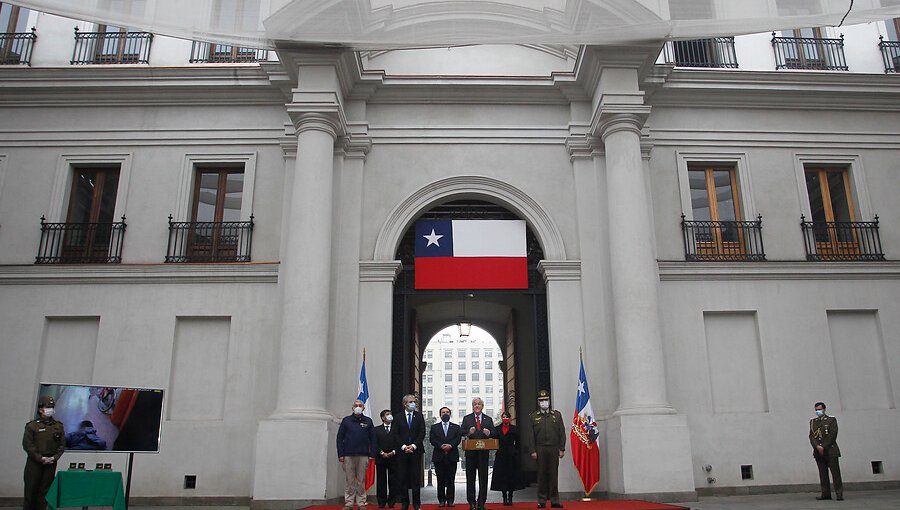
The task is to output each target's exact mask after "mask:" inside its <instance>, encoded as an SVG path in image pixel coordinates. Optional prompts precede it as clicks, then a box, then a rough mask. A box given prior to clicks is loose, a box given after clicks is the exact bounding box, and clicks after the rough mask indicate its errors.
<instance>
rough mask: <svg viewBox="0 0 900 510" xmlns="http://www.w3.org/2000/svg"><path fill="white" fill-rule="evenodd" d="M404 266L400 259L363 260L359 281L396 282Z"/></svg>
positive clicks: (360, 265)
mask: <svg viewBox="0 0 900 510" xmlns="http://www.w3.org/2000/svg"><path fill="white" fill-rule="evenodd" d="M402 268H403V264H402V263H401V262H400V261H399V260H361V261H360V262H359V281H361V282H391V283H394V280H396V279H397V275H398V274H400V270H401V269H402Z"/></svg>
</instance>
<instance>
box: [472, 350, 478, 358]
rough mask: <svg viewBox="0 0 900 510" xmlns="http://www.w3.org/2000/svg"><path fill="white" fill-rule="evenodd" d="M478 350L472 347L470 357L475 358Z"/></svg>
mask: <svg viewBox="0 0 900 510" xmlns="http://www.w3.org/2000/svg"><path fill="white" fill-rule="evenodd" d="M478 352H479V351H478V349H472V357H473V358H477V357H478Z"/></svg>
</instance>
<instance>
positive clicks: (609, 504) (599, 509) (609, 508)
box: [306, 499, 690, 510]
mask: <svg viewBox="0 0 900 510" xmlns="http://www.w3.org/2000/svg"><path fill="white" fill-rule="evenodd" d="M563 507H564V508H563V510H690V508H689V507H686V506H676V505H666V504H664V503H653V502H651V501H641V500H639V499H610V500H601V501H565V502H563ZM306 508H309V509H313V510H343V508H344V507H343V505H323V506H314V507H313V506H308V507H306ZM400 508H401V507H400V505H396V506H394V509H393V510H400ZM410 508H412V507H410ZM468 509H469V505H464V504H457V505H456V506H454V507H453V509H451V510H468ZM505 509H511V510H537V503H535V502H534V501H525V502H521V503H514V504H513V505H512V506H503V505H502V504H501V503H488V504H487V505H485V510H505ZM547 509H548V510H552V509H550V507H549V505H548V506H547ZM366 510H379V508H378V505H368V506H366ZM385 510H387V509H385ZM422 510H438V506H437V504H434V503H433V504H423V505H422Z"/></svg>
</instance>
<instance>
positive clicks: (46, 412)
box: [22, 395, 66, 510]
mask: <svg viewBox="0 0 900 510" xmlns="http://www.w3.org/2000/svg"><path fill="white" fill-rule="evenodd" d="M55 407H56V402H55V401H54V400H53V397H51V396H49V395H44V396H43V397H41V399H40V400H39V401H38V415H39V416H40V417H39V418H38V419H36V420H32V421H30V422H28V424H26V425H25V435H24V436H23V437H22V448H24V449H25V452H26V453H28V460H26V461H25V505H24V507H23V509H24V510H46V508H47V491H48V490H50V485H51V484H52V483H53V477H54V476H56V461H58V460H59V458H60V457H61V456H62V454H63V450H65V448H66V434H65V431H64V430H63V426H62V423H60V422H58V421H56V420H54V419H53V412H54V408H55Z"/></svg>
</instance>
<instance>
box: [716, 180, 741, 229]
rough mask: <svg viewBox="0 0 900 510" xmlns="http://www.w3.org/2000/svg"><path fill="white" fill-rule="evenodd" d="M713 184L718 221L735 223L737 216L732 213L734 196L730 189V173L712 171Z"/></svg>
mask: <svg viewBox="0 0 900 510" xmlns="http://www.w3.org/2000/svg"><path fill="white" fill-rule="evenodd" d="M713 182H714V183H715V186H716V202H717V204H718V205H717V209H718V212H719V217H718V218H717V220H718V221H735V220H736V219H737V216H736V215H735V211H734V194H733V193H732V188H731V172H730V171H728V170H714V171H713Z"/></svg>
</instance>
